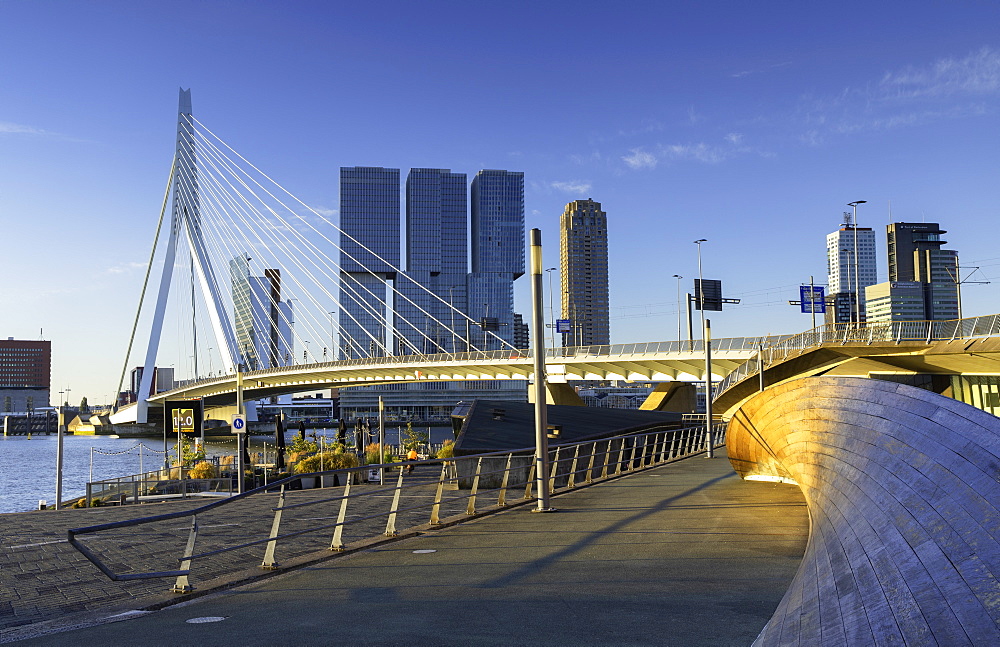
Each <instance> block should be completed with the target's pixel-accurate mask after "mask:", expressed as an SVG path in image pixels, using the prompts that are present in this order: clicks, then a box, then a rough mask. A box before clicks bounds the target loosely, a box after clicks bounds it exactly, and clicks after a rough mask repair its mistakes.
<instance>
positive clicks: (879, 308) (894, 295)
mask: <svg viewBox="0 0 1000 647" xmlns="http://www.w3.org/2000/svg"><path fill="white" fill-rule="evenodd" d="M925 315H926V313H925V310H924V286H923V284H922V283H920V282H918V281H887V282H885V283H876V284H875V285H869V286H868V287H866V288H865V319H866V321H869V322H871V323H882V322H887V321H920V320H922V319H926V318H927V317H926V316H925Z"/></svg>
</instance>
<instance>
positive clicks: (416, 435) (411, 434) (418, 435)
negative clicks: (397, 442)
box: [403, 422, 427, 451]
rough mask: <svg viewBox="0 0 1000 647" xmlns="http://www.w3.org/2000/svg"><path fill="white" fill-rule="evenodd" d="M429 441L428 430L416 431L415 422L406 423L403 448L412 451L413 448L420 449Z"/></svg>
mask: <svg viewBox="0 0 1000 647" xmlns="http://www.w3.org/2000/svg"><path fill="white" fill-rule="evenodd" d="M426 443H427V432H425V431H414V430H413V423H412V422H408V423H406V431H405V432H404V433H403V449H405V450H406V451H410V450H411V449H419V448H420V446H421V445H423V444H426Z"/></svg>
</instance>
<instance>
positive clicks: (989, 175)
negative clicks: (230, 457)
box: [0, 0, 1000, 401]
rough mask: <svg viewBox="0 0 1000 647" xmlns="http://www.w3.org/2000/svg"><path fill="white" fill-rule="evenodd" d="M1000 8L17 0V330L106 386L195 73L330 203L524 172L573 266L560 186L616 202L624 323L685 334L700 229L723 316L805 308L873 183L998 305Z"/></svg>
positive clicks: (244, 132)
mask: <svg viewBox="0 0 1000 647" xmlns="http://www.w3.org/2000/svg"><path fill="white" fill-rule="evenodd" d="M998 24H1000V5H998V4H997V3H991V2H951V3H941V2H912V1H911V2H882V3H869V2H866V3H860V2H838V3H829V4H827V5H824V6H816V3H801V2H758V3H746V2H699V3H694V2H688V3H680V2H632V3H629V2H625V3H615V4H611V3H589V2H572V3H571V2H531V3H528V2H507V3H502V4H501V3H478V2H463V3H457V2H456V3H452V2H432V3H396V2H382V3H329V2H295V3H278V2H269V1H267V2H264V1H261V2H211V1H209V2H186V1H177V2H143V1H130V2H61V1H50V2H38V1H30V2H27V1H17V0H0V75H2V76H0V223H2V229H0V231H2V234H0V235H2V240H3V248H2V249H3V252H2V254H0V270H2V276H3V280H2V282H0V303H2V304H3V314H2V315H0V324H2V325H0V335H5V336H13V337H15V338H25V339H37V338H38V336H39V330H40V329H44V337H45V338H46V339H51V340H52V342H53V389H54V390H55V391H58V390H60V389H61V388H62V387H64V386H67V385H68V386H70V387H71V388H72V389H73V393H74V399H76V397H77V396H78V395H88V396H89V397H90V399H91V400H92V401H101V400H103V399H104V397H105V395H106V394H109V393H112V392H113V391H114V389H115V387H116V385H117V382H118V375H119V373H120V372H121V367H122V364H123V362H124V353H125V348H126V344H127V341H128V335H129V330H130V327H131V323H132V318H133V316H134V310H135V304H136V300H137V298H138V294H139V290H140V288H141V283H142V277H143V268H144V265H145V262H146V259H147V257H148V254H149V246H150V243H151V240H152V237H153V231H154V227H155V223H156V217H157V214H158V211H159V206H160V200H161V198H162V195H163V187H164V183H165V181H166V176H167V171H168V169H169V164H170V158H171V155H172V153H173V142H174V128H175V120H176V106H177V103H176V102H177V90H178V87H185V88H191V89H192V93H193V99H194V112H195V115H196V116H197V117H198V119H199V120H200V121H201V122H203V123H204V124H206V125H207V126H208V127H209V128H211V129H212V130H213V131H214V132H216V133H217V134H219V135H220V136H221V137H222V138H223V139H224V140H226V141H227V142H228V143H229V144H231V145H232V146H233V147H234V148H236V149H237V150H238V151H239V152H240V153H242V154H243V155H244V156H246V157H247V158H248V159H249V160H251V161H253V162H254V163H255V164H256V165H258V166H259V167H261V168H262V169H264V170H265V171H267V172H268V173H269V174H270V175H271V176H272V177H274V178H275V179H276V180H278V181H279V182H281V183H282V184H283V185H284V186H286V187H287V188H289V189H290V190H291V191H292V192H293V193H294V194H295V195H297V196H298V197H299V198H301V199H302V200H303V201H305V202H306V203H307V204H310V205H312V206H313V207H315V208H317V209H319V210H326V211H332V210H335V209H336V207H337V204H338V193H337V173H338V171H337V170H338V168H339V167H340V166H354V165H377V166H389V167H397V168H401V169H403V173H404V174H405V170H406V169H408V168H410V167H420V166H430V167H442V168H451V169H453V170H455V171H461V172H465V173H467V174H469V176H470V178H471V176H472V175H473V174H475V172H476V171H477V170H479V169H481V168H505V169H510V170H519V171H524V173H525V183H526V192H525V193H526V195H525V199H526V212H527V222H528V226H529V227H539V228H541V229H542V230H543V236H544V242H545V245H546V264H547V265H549V266H554V265H557V264H558V229H557V224H558V216H559V214H560V213H561V212H562V208H563V206H564V205H565V203H566V202H567V201H569V200H574V199H581V198H588V197H589V198H593V199H595V200H597V201H599V202H601V203H602V204H603V205H604V208H605V210H606V211H607V213H608V221H609V230H610V246H611V258H610V265H611V291H612V294H611V299H612V312H611V317H612V321H611V324H612V338H613V339H612V340H613V341H614V342H631V341H647V340H663V339H672V338H674V337H675V336H676V321H677V320H676V312H677V307H676V283H675V281H674V279H673V278H671V277H672V275H674V274H681V275H683V276H685V277H689V278H690V277H693V276H694V275H696V273H697V266H696V256H695V252H696V249H695V245H693V244H692V241H693V240H695V239H698V238H707V239H708V242H707V243H705V245H704V248H703V253H704V257H703V259H704V267H705V270H704V271H705V276H706V278H718V279H722V280H723V282H724V286H725V292H726V296H730V297H739V298H742V299H743V303H742V304H741V305H740V306H739V307H735V308H732V309H731V310H727V311H726V312H724V313H721V314H719V313H715V316H714V317H713V328H714V332H715V334H716V336H733V335H742V334H763V333H769V332H770V333H778V332H794V331H799V330H803V329H805V328H807V327H808V325H809V317H808V316H807V315H801V314H798V313H797V311H796V309H795V308H793V307H791V306H788V305H787V300H788V299H792V298H796V287H795V286H797V285H798V284H799V283H801V282H808V280H809V276H810V275H814V276H815V277H816V280H817V282H822V281H824V280H825V272H826V266H825V252H824V244H825V236H826V234H827V233H829V232H830V231H833V230H834V229H836V227H837V225H838V224H839V223H840V222H841V218H842V212H843V211H844V210H846V209H847V207H846V203H847V202H850V201H852V200H867V201H868V204H866V205H863V206H862V208H861V209H860V210H859V213H858V216H859V222H860V224H861V225H862V226H872V227H876V229H877V231H878V236H879V238H878V239H879V244H880V245H882V244H883V242H882V241H884V225H885V224H886V223H887V222H889V220H890V216H889V209H890V204H891V211H892V219H893V220H896V221H916V222H920V221H923V220H927V221H937V222H940V223H941V224H942V225H943V227H944V228H945V229H947V230H948V231H949V234H948V236H947V238H948V240H949V242H950V245H949V247H950V248H953V249H957V250H959V252H960V253H961V259H962V265H963V266H980V267H982V270H981V271H980V272H979V273H978V274H977V277H980V278H982V280H990V279H993V283H991V284H990V285H969V286H967V287H966V290H965V291H964V294H963V299H964V306H965V313H966V314H967V315H973V314H992V313H996V312H1000V299H998V298H997V297H998V294H1000V292H998V291H1000V247H998V245H997V243H996V238H995V236H996V230H997V226H998V222H1000V220H998V211H1000V210H998V205H1000V181H998V177H1000V173H998V171H1000V169H998V166H1000V163H998V153H997V151H998V150H1000V145H998V144H1000V141H998V140H1000V135H998V132H1000V131H998V128H997V125H998V97H1000V31H998V30H997V25H998ZM879 262H880V267H879V271H880V276H882V277H884V276H885V259H884V258H880V261H879ZM519 283H520V282H519ZM683 287H684V288H685V289H689V288H690V284H689V280H688V278H685V279H684V284H683ZM527 294H528V285H527V282H526V281H524V285H521V286H519V287H518V302H519V305H520V306H521V309H523V310H524V309H526V308H527V306H526V303H527ZM167 334H169V333H167ZM164 363H170V362H166V361H164Z"/></svg>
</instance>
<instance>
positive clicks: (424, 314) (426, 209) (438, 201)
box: [395, 168, 469, 354]
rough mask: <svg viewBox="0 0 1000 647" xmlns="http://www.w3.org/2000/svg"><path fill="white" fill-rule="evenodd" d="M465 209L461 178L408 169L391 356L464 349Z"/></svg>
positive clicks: (445, 172)
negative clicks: (402, 273)
mask: <svg viewBox="0 0 1000 647" xmlns="http://www.w3.org/2000/svg"><path fill="white" fill-rule="evenodd" d="M467 205H468V201H467V199H466V176H465V174H464V173H452V172H451V171H450V170H447V169H427V168H418V169H410V173H409V174H408V175H407V177H406V237H405V240H406V276H402V277H399V279H398V280H397V298H396V300H395V303H396V312H397V313H398V315H399V319H398V321H397V325H396V333H397V335H398V337H397V349H396V352H397V353H400V354H408V353H443V352H449V353H450V352H459V351H464V350H465V343H464V338H465V328H466V325H465V322H466V319H465V317H463V316H461V315H460V314H459V313H462V312H465V311H466V309H467V307H466V306H467V304H466V275H467V274H468V271H469V269H468V249H469V245H468V240H469V237H468V233H467V225H466V223H467V221H468V217H467V214H468V206H467ZM421 286H422V287H421ZM424 288H426V289H424ZM453 308H454V309H457V310H458V311H459V313H456V312H455V311H454V309H453Z"/></svg>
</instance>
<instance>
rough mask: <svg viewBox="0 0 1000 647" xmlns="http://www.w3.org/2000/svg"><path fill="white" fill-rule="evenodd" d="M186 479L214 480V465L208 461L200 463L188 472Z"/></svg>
mask: <svg viewBox="0 0 1000 647" xmlns="http://www.w3.org/2000/svg"><path fill="white" fill-rule="evenodd" d="M188 477H189V478H193V479H214V478H215V477H216V474H215V465H212V464H211V463H209V462H208V461H202V462H200V463H198V464H197V465H195V466H194V467H192V468H191V469H190V470H189V471H188Z"/></svg>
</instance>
